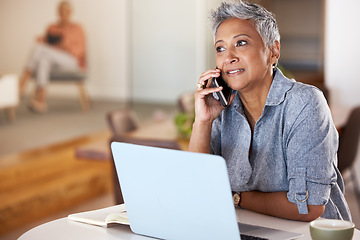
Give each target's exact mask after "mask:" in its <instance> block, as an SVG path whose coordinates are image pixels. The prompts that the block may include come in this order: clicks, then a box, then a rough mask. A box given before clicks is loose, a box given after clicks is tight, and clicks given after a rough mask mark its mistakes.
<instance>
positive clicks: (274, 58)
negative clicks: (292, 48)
mask: <svg viewBox="0 0 360 240" xmlns="http://www.w3.org/2000/svg"><path fill="white" fill-rule="evenodd" d="M279 58H280V42H279V41H275V43H274V44H273V45H272V46H271V63H272V64H277V62H278V60H279Z"/></svg>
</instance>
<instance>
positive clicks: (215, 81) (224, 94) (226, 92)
mask: <svg viewBox="0 0 360 240" xmlns="http://www.w3.org/2000/svg"><path fill="white" fill-rule="evenodd" d="M211 85H212V86H213V87H220V86H222V87H223V89H222V90H221V91H219V92H216V93H214V94H215V95H216V96H217V97H215V99H217V100H218V101H220V103H221V105H223V106H224V107H227V106H228V105H229V102H230V97H231V93H232V89H231V88H230V87H229V86H228V85H227V84H226V82H225V81H224V79H223V78H222V77H221V75H220V76H219V77H217V78H212V80H211Z"/></svg>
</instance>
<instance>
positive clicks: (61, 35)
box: [20, 1, 86, 112]
mask: <svg viewBox="0 0 360 240" xmlns="http://www.w3.org/2000/svg"><path fill="white" fill-rule="evenodd" d="M58 13H59V21H58V22H57V23H55V24H52V25H50V26H49V27H48V28H47V30H46V34H45V36H44V37H42V38H39V39H38V43H37V44H36V45H35V48H34V49H33V51H32V54H31V56H30V59H29V62H28V64H27V66H26V68H25V70H24V72H23V74H22V76H21V78H20V94H21V95H22V94H23V93H24V89H25V86H26V83H27V82H28V79H29V78H30V77H31V76H32V74H33V73H36V90H35V96H34V97H33V98H32V100H31V102H30V105H29V107H30V108H31V109H32V110H34V111H36V112H45V111H46V109H47V105H46V95H45V93H46V92H45V87H46V85H47V83H48V81H49V76H50V72H51V70H64V71H84V70H85V67H86V50H85V36H84V32H83V29H82V27H81V26H80V25H78V24H76V23H73V22H71V19H70V17H71V6H70V3H69V2H67V1H62V2H60V4H59V7H58Z"/></svg>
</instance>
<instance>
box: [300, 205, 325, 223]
mask: <svg viewBox="0 0 360 240" xmlns="http://www.w3.org/2000/svg"><path fill="white" fill-rule="evenodd" d="M308 211H309V212H308V214H303V215H302V216H301V219H300V220H301V221H304V222H311V221H313V220H315V219H317V218H319V217H320V216H321V215H322V214H323V213H324V211H325V205H308Z"/></svg>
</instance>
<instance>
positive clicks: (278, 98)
mask: <svg viewBox="0 0 360 240" xmlns="http://www.w3.org/2000/svg"><path fill="white" fill-rule="evenodd" d="M274 74H275V76H274V79H273V82H272V84H271V87H270V90H269V93H268V96H267V98H266V102H265V106H275V105H279V104H281V103H282V102H283V101H284V100H285V95H286V93H287V92H288V91H289V90H290V89H291V88H292V87H293V86H294V83H295V80H294V79H289V78H287V77H285V76H284V74H283V73H282V72H281V71H280V69H278V68H277V69H276V70H275V73H274Z"/></svg>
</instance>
